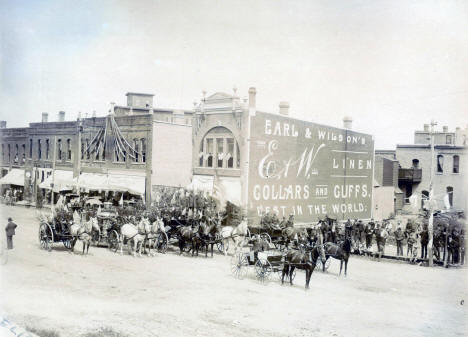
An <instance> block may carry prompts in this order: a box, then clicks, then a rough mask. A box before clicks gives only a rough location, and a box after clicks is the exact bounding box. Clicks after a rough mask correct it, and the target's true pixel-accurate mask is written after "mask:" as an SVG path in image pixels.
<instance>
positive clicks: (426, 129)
mask: <svg viewBox="0 0 468 337" xmlns="http://www.w3.org/2000/svg"><path fill="white" fill-rule="evenodd" d="M424 131H426V132H429V124H424Z"/></svg>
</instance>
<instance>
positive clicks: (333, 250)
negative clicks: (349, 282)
mask: <svg viewBox="0 0 468 337" xmlns="http://www.w3.org/2000/svg"><path fill="white" fill-rule="evenodd" d="M323 247H324V249H325V262H326V261H327V260H328V258H329V257H330V256H331V257H333V258H334V259H337V260H340V275H341V269H342V268H343V262H344V263H345V271H344V274H345V276H346V272H347V270H348V260H349V255H350V252H351V239H350V238H349V237H347V238H345V239H344V241H343V243H341V244H340V245H337V244H335V243H332V242H327V243H325V244H324V245H323ZM322 268H323V272H325V263H322Z"/></svg>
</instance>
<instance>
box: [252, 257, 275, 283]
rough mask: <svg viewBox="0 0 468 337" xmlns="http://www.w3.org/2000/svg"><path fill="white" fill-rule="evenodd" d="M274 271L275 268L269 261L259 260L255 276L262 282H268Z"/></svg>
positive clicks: (256, 264)
mask: <svg viewBox="0 0 468 337" xmlns="http://www.w3.org/2000/svg"><path fill="white" fill-rule="evenodd" d="M272 271H273V267H272V266H271V263H270V262H269V261H268V260H263V259H258V260H257V262H256V263H255V274H256V276H257V280H259V281H261V282H265V281H267V280H268V278H269V277H270V274H271V272H272Z"/></svg>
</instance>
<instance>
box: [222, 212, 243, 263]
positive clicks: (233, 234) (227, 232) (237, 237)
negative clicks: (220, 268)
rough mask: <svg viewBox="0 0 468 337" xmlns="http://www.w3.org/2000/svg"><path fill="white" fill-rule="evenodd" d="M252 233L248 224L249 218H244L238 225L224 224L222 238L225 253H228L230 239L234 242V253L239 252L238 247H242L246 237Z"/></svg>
mask: <svg viewBox="0 0 468 337" xmlns="http://www.w3.org/2000/svg"><path fill="white" fill-rule="evenodd" d="M249 234H250V232H249V228H248V226H247V220H246V219H244V220H242V221H241V223H240V224H238V225H237V226H236V227H233V226H224V227H223V228H222V229H221V238H222V240H223V246H224V255H227V251H228V247H229V239H231V240H232V241H233V242H234V254H236V253H237V249H242V247H243V246H244V245H245V241H246V240H245V238H246V237H247V236H248V235H249Z"/></svg>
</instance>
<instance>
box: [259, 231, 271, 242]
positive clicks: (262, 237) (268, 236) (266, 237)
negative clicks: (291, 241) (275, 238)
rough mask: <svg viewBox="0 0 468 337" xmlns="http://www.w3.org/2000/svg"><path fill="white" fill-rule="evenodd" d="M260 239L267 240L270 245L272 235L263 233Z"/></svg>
mask: <svg viewBox="0 0 468 337" xmlns="http://www.w3.org/2000/svg"><path fill="white" fill-rule="evenodd" d="M260 239H262V240H263V241H265V242H267V243H268V245H271V236H270V235H269V234H268V233H262V234H260Z"/></svg>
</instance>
